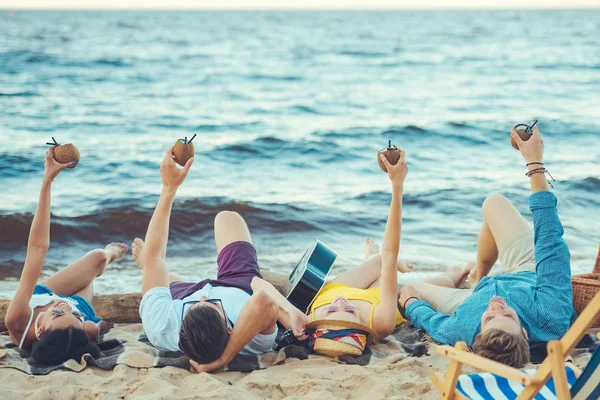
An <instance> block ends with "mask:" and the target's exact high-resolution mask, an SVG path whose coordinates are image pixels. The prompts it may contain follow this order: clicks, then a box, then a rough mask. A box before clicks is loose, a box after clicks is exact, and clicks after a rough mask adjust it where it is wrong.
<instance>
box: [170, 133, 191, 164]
mask: <svg viewBox="0 0 600 400" xmlns="http://www.w3.org/2000/svg"><path fill="white" fill-rule="evenodd" d="M195 137H196V135H194V136H192V138H191V139H190V140H189V141H188V140H187V136H186V137H185V138H184V139H179V140H177V141H176V142H175V146H173V157H174V158H175V162H176V163H177V164H179V165H181V166H182V167H183V166H185V163H186V162H187V161H188V160H189V159H190V158H192V157H194V145H193V144H192V140H194V138H195Z"/></svg>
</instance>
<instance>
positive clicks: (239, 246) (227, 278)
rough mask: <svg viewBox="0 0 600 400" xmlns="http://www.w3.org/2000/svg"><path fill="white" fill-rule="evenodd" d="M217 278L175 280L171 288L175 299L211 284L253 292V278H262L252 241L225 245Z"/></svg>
mask: <svg viewBox="0 0 600 400" xmlns="http://www.w3.org/2000/svg"><path fill="white" fill-rule="evenodd" d="M217 268H218V269H217V279H205V280H203V281H200V282H197V283H192V282H173V283H171V285H170V287H169V289H170V290H171V296H173V299H176V300H181V299H184V298H186V297H188V296H189V295H191V294H192V293H194V292H196V291H198V290H200V289H202V288H203V287H204V286H206V285H208V284H210V285H211V286H226V287H235V288H238V289H242V290H243V291H245V292H246V293H248V294H250V295H251V294H252V287H251V286H250V284H251V283H252V279H253V278H254V277H255V276H257V277H259V278H261V279H262V275H261V274H260V270H259V268H258V257H257V256H256V249H255V248H254V245H253V244H252V243H248V242H233V243H230V244H228V245H227V246H225V247H224V248H223V249H222V250H221V252H220V253H219V256H218V257H217Z"/></svg>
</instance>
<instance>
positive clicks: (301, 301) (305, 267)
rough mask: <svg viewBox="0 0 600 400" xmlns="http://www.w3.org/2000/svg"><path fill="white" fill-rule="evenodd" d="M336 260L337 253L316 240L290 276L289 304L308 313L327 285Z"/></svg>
mask: <svg viewBox="0 0 600 400" xmlns="http://www.w3.org/2000/svg"><path fill="white" fill-rule="evenodd" d="M336 258H337V253H335V252H334V251H333V250H331V249H330V248H329V247H327V246H326V245H325V244H323V242H321V241H319V240H316V241H315V243H314V244H313V245H312V246H311V247H310V248H309V249H308V250H306V253H304V255H303V256H302V259H301V260H300V262H299V263H298V265H296V268H294V270H293V271H292V273H291V274H290V276H289V281H290V286H289V291H288V294H287V296H286V297H287V299H288V300H289V302H290V303H292V305H294V306H295V307H296V308H298V309H299V310H301V311H302V312H304V313H306V312H307V311H308V308H309V307H310V305H311V304H312V302H313V300H314V299H315V297H316V296H317V294H318V293H319V291H320V290H321V288H322V287H323V285H325V281H326V280H327V275H329V271H331V267H333V263H334V261H335V259H336Z"/></svg>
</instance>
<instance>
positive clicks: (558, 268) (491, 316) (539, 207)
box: [399, 127, 575, 368]
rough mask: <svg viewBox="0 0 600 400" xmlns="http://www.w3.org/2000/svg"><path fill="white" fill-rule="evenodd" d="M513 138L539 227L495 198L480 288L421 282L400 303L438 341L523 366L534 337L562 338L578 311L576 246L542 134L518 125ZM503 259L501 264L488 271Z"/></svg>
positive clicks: (473, 278) (488, 214)
mask: <svg viewBox="0 0 600 400" xmlns="http://www.w3.org/2000/svg"><path fill="white" fill-rule="evenodd" d="M511 137H512V139H513V140H515V141H516V142H517V144H518V145H519V149H520V151H521V154H522V155H523V158H524V159H525V162H526V163H527V167H528V168H529V172H528V173H527V175H528V176H529V177H530V180H531V191H532V193H533V194H532V195H531V196H530V197H529V207H530V209H531V212H532V213H533V224H534V230H535V232H532V231H531V228H530V227H529V225H528V223H527V222H526V221H525V219H524V218H523V217H522V216H521V215H520V214H519V212H518V211H517V210H516V209H515V207H514V206H513V205H512V204H511V203H510V202H509V201H508V200H507V199H506V198H504V197H503V196H501V195H492V196H489V197H488V198H487V199H486V201H485V202H484V203H483V218H484V222H483V226H482V227H481V231H480V233H479V238H478V242H477V263H476V264H475V266H474V268H473V269H472V271H471V274H470V275H469V281H470V284H471V287H472V288H474V289H473V290H464V289H455V288H454V287H455V286H456V283H457V282H459V281H460V279H454V282H452V280H443V279H440V280H439V281H438V282H431V283H434V285H432V284H427V283H414V284H410V285H406V286H404V287H402V289H401V290H400V299H399V304H400V306H401V307H404V308H405V309H406V315H407V317H408V318H409V319H410V321H411V322H412V323H413V325H415V326H417V327H419V328H424V329H425V330H427V332H429V334H430V335H431V336H432V337H433V339H435V340H436V341H438V342H440V343H443V344H450V345H454V344H455V343H456V342H458V341H464V342H466V343H467V344H468V345H470V346H472V347H473V350H474V351H475V352H476V353H478V354H480V355H482V356H484V357H487V358H490V359H492V360H496V361H499V362H501V363H504V364H507V365H510V366H513V367H516V368H522V367H523V366H524V365H525V364H527V363H528V362H529V355H530V351H529V342H532V343H533V342H547V341H549V340H556V339H559V338H560V337H562V336H563V335H564V334H565V332H566V331H567V330H568V328H569V326H570V324H571V322H572V320H573V319H574V317H575V313H574V310H573V297H572V292H571V269H570V260H569V258H570V255H569V249H568V248H567V244H566V243H565V242H564V241H563V239H562V235H563V227H562V225H561V223H560V220H559V218H558V214H557V210H556V203H557V200H556V196H555V195H554V194H552V193H551V192H549V191H548V183H547V181H546V177H545V175H544V171H545V170H543V164H542V157H543V152H544V144H543V142H542V138H541V136H540V133H539V131H538V128H537V127H534V129H533V135H532V136H531V138H530V139H529V140H528V141H525V142H524V141H522V140H521V138H520V137H519V136H518V134H517V133H516V132H515V131H514V130H513V131H512V132H511ZM534 242H535V244H534ZM498 259H500V262H501V263H502V269H500V270H499V271H494V272H495V273H492V275H491V276H487V275H488V273H489V272H490V270H491V268H492V266H493V265H494V264H495V262H496V260H498ZM460 274H461V272H460V271H458V273H457V275H456V277H459V276H460ZM463 275H466V269H465V270H463ZM441 286H447V287H441Z"/></svg>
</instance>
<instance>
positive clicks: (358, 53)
mask: <svg viewBox="0 0 600 400" xmlns="http://www.w3.org/2000/svg"><path fill="white" fill-rule="evenodd" d="M338 54H340V55H342V56H351V57H368V58H374V57H386V56H388V55H389V54H388V53H385V52H381V51H367V50H343V51H340V52H339V53H338Z"/></svg>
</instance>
